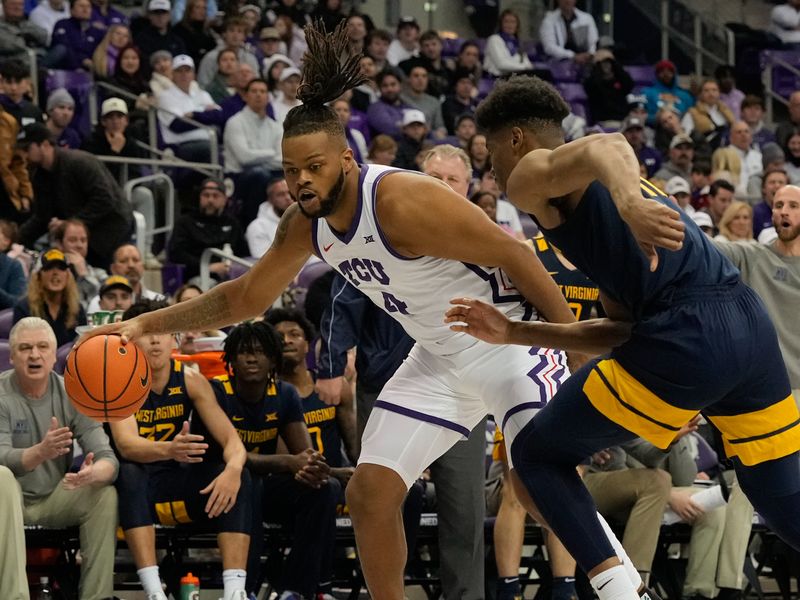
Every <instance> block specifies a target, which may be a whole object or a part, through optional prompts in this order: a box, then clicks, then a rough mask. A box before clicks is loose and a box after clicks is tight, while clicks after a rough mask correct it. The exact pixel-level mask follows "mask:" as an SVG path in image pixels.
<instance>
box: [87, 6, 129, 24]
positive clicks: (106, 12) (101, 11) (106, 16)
mask: <svg viewBox="0 0 800 600" xmlns="http://www.w3.org/2000/svg"><path fill="white" fill-rule="evenodd" d="M92 25H94V26H95V27H96V28H97V29H102V30H106V29H110V28H111V26H112V25H125V26H126V27H127V25H128V17H126V16H125V14H124V13H122V12H120V11H118V10H117V9H116V8H114V7H113V6H111V5H110V3H109V0H92Z"/></svg>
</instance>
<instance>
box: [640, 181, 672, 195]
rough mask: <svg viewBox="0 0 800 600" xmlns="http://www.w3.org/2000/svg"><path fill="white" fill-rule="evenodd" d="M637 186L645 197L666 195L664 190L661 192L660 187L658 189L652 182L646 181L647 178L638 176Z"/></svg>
mask: <svg viewBox="0 0 800 600" xmlns="http://www.w3.org/2000/svg"><path fill="white" fill-rule="evenodd" d="M639 186H640V187H641V189H642V193H643V194H644V195H645V197H647V198H653V197H655V196H666V195H667V194H665V193H664V192H662V191H661V190H660V189H658V188H657V187H656V186H654V185H653V184H652V183H650V182H649V181H647V179H642V178H641V177H640V178H639Z"/></svg>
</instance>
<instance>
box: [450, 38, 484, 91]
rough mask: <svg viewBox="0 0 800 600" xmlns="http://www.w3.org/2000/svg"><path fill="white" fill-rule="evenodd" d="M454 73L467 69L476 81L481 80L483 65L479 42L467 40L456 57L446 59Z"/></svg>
mask: <svg viewBox="0 0 800 600" xmlns="http://www.w3.org/2000/svg"><path fill="white" fill-rule="evenodd" d="M445 62H446V64H447V66H448V67H449V69H450V71H451V72H452V73H461V72H464V71H466V72H467V73H469V74H471V75H472V76H473V78H474V79H475V81H476V82H477V81H480V78H481V77H482V76H483V65H481V50H480V48H479V47H478V44H476V43H475V42H473V41H471V40H467V41H466V42H464V43H463V44H461V48H459V49H458V56H456V58H455V60H454V59H448V60H447V61H445Z"/></svg>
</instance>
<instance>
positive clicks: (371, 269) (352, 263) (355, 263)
mask: <svg viewBox="0 0 800 600" xmlns="http://www.w3.org/2000/svg"><path fill="white" fill-rule="evenodd" d="M339 270H340V271H341V272H342V274H343V275H344V276H345V277H347V280H348V281H349V282H350V283H352V284H353V285H354V286H356V287H358V286H360V285H361V284H362V283H370V282H372V281H376V282H377V283H380V284H381V285H389V276H388V275H387V274H386V272H385V271H384V270H383V265H382V264H381V263H379V262H378V261H375V260H370V259H368V258H363V259H362V258H351V259H350V260H345V261H342V262H340V263H339Z"/></svg>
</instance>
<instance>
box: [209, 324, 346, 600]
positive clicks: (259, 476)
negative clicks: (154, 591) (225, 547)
mask: <svg viewBox="0 0 800 600" xmlns="http://www.w3.org/2000/svg"><path fill="white" fill-rule="evenodd" d="M224 349H225V354H224V357H223V359H224V361H225V365H226V367H227V368H228V371H229V372H230V375H220V376H219V377H216V378H215V379H214V387H215V391H216V392H217V398H218V400H219V403H220V405H221V406H222V409H223V411H224V412H225V414H227V415H228V417H229V418H230V420H231V421H232V422H233V426H234V427H235V428H236V431H237V432H238V434H239V437H240V438H241V439H242V441H243V442H244V446H245V449H246V450H247V466H248V469H250V471H251V472H252V473H253V490H254V494H253V503H252V504H253V524H254V529H253V535H252V540H253V543H252V551H251V554H250V559H249V561H248V567H249V570H250V571H252V576H251V577H250V579H249V580H248V584H247V585H248V590H249V591H251V592H257V591H258V589H259V587H260V582H261V577H260V575H259V574H258V562H259V558H260V556H261V540H262V539H263V531H262V522H264V521H266V522H270V523H275V522H281V523H283V522H285V523H286V524H288V525H289V526H290V527H291V528H292V529H293V532H294V536H293V540H292V550H291V552H290V554H289V556H288V558H287V559H286V565H285V569H283V572H282V578H281V579H282V580H281V581H277V582H274V583H275V584H276V585H277V587H278V589H279V590H281V592H282V594H281V599H283V600H295V599H297V600H300V596H302V597H303V598H313V597H314V595H315V594H316V593H317V592H321V593H329V591H330V580H328V581H321V579H322V577H323V575H321V573H322V570H323V569H326V570H327V571H328V573H327V575H330V573H329V571H330V565H331V564H332V560H333V549H334V548H333V542H334V535H335V532H336V504H337V502H338V499H339V496H340V494H341V488H340V486H339V483H338V481H337V480H336V479H334V478H329V473H330V468H329V467H328V465H327V464H326V463H325V461H324V459H323V458H322V455H321V454H320V453H319V452H317V451H316V450H313V449H312V447H311V439H310V438H309V435H308V430H307V429H306V426H305V423H304V422H303V408H302V405H301V401H300V397H299V396H298V394H297V390H296V389H295V388H294V386H292V385H291V384H288V383H284V382H282V381H278V376H277V374H278V370H279V369H280V368H281V365H282V361H283V350H282V340H281V337H280V336H279V335H278V334H277V333H276V332H275V329H274V328H273V327H272V326H271V325H269V324H267V323H264V322H256V323H242V324H241V325H237V326H236V327H235V328H234V329H233V330H232V331H231V332H230V334H229V335H228V337H227V338H226V339H225V346H224ZM278 436H280V439H281V440H282V441H283V443H284V444H285V445H286V449H287V450H288V454H286V453H278V452H277V450H278Z"/></svg>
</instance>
